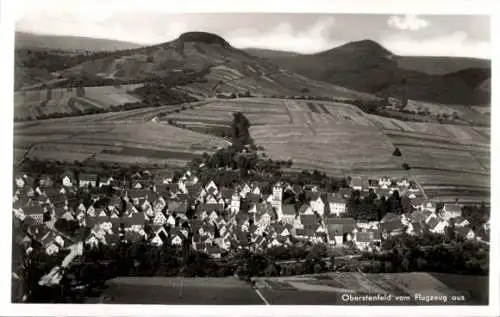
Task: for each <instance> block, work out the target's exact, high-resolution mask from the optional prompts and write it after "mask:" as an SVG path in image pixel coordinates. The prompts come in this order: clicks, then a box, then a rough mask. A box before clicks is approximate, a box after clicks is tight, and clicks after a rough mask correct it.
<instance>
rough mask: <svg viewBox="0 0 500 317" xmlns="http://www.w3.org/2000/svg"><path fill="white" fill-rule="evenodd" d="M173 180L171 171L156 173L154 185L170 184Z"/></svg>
mask: <svg viewBox="0 0 500 317" xmlns="http://www.w3.org/2000/svg"><path fill="white" fill-rule="evenodd" d="M173 179H174V171H172V170H164V171H161V172H157V173H156V174H155V178H154V181H155V185H156V184H157V183H158V184H159V183H162V184H171V183H172V181H173Z"/></svg>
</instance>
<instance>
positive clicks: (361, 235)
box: [353, 232, 373, 250]
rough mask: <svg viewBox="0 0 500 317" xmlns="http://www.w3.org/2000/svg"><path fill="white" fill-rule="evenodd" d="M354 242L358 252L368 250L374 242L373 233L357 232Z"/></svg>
mask: <svg viewBox="0 0 500 317" xmlns="http://www.w3.org/2000/svg"><path fill="white" fill-rule="evenodd" d="M353 241H354V244H355V245H356V248H357V249H358V250H366V249H368V247H369V246H370V244H371V243H372V242H373V232H356V233H355V234H354V239H353Z"/></svg>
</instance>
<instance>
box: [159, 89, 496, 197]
mask: <svg viewBox="0 0 500 317" xmlns="http://www.w3.org/2000/svg"><path fill="white" fill-rule="evenodd" d="M235 112H242V113H243V114H245V116H246V117H247V118H248V119H249V120H250V123H251V128H250V132H251V135H252V138H253V139H254V140H255V143H256V144H257V145H258V146H263V147H264V148H265V150H266V152H267V155H268V156H269V157H270V158H273V159H279V160H288V159H290V158H291V159H292V160H293V165H292V167H291V168H288V169H286V171H287V172H299V171H301V170H304V169H308V170H314V169H317V170H320V171H324V172H326V173H327V174H330V175H336V176H347V175H350V176H352V175H361V176H369V177H377V176H382V175H387V176H393V177H400V176H407V177H410V178H411V179H414V180H416V181H417V182H419V183H420V184H421V185H422V186H423V188H424V190H425V191H426V194H427V195H428V197H430V198H433V199H443V200H449V201H453V200H454V199H455V198H456V197H461V198H463V199H464V201H467V202H477V201H483V200H488V196H489V173H490V148H489V133H490V132H489V128H484V127H480V128H479V127H472V126H466V125H446V124H437V123H435V124H434V123H427V122H407V121H401V120H397V119H393V118H386V117H380V116H377V115H371V114H366V113H364V112H362V111H361V110H360V109H359V108H357V107H356V106H353V105H350V104H347V103H340V102H329V101H312V100H287V99H266V98H237V99H230V100H212V101H207V104H205V105H203V106H200V107H195V108H193V109H188V110H185V111H181V112H178V113H171V114H169V115H166V116H165V117H162V118H161V120H162V121H163V122H164V123H165V122H166V121H169V122H173V123H174V124H178V125H180V126H183V127H186V128H189V129H192V130H195V131H200V132H204V133H214V131H217V130H218V131H220V130H221V129H222V130H224V129H226V130H225V131H226V133H228V130H227V129H228V128H229V124H230V122H231V116H232V113H235ZM395 147H398V148H400V150H401V151H402V153H403V156H402V157H394V156H392V152H393V150H394V148H395ZM404 162H405V163H407V164H409V165H410V166H411V170H410V171H406V170H404V169H403V168H402V163H404Z"/></svg>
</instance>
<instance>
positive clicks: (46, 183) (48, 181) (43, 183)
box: [38, 174, 54, 188]
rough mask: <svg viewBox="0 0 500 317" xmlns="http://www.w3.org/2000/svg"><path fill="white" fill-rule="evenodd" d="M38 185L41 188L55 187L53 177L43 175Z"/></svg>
mask: <svg viewBox="0 0 500 317" xmlns="http://www.w3.org/2000/svg"><path fill="white" fill-rule="evenodd" d="M38 185H39V186H40V187H41V188H47V187H51V186H53V185H54V181H53V180H52V177H50V175H47V174H43V175H41V176H40V180H39V181H38Z"/></svg>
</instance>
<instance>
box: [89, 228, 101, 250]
mask: <svg viewBox="0 0 500 317" xmlns="http://www.w3.org/2000/svg"><path fill="white" fill-rule="evenodd" d="M100 241H101V240H100V239H99V238H98V237H97V235H96V234H95V233H94V232H91V233H90V235H89V236H88V237H87V239H85V244H86V245H89V247H90V248H97V247H98V246H99V243H100Z"/></svg>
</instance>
